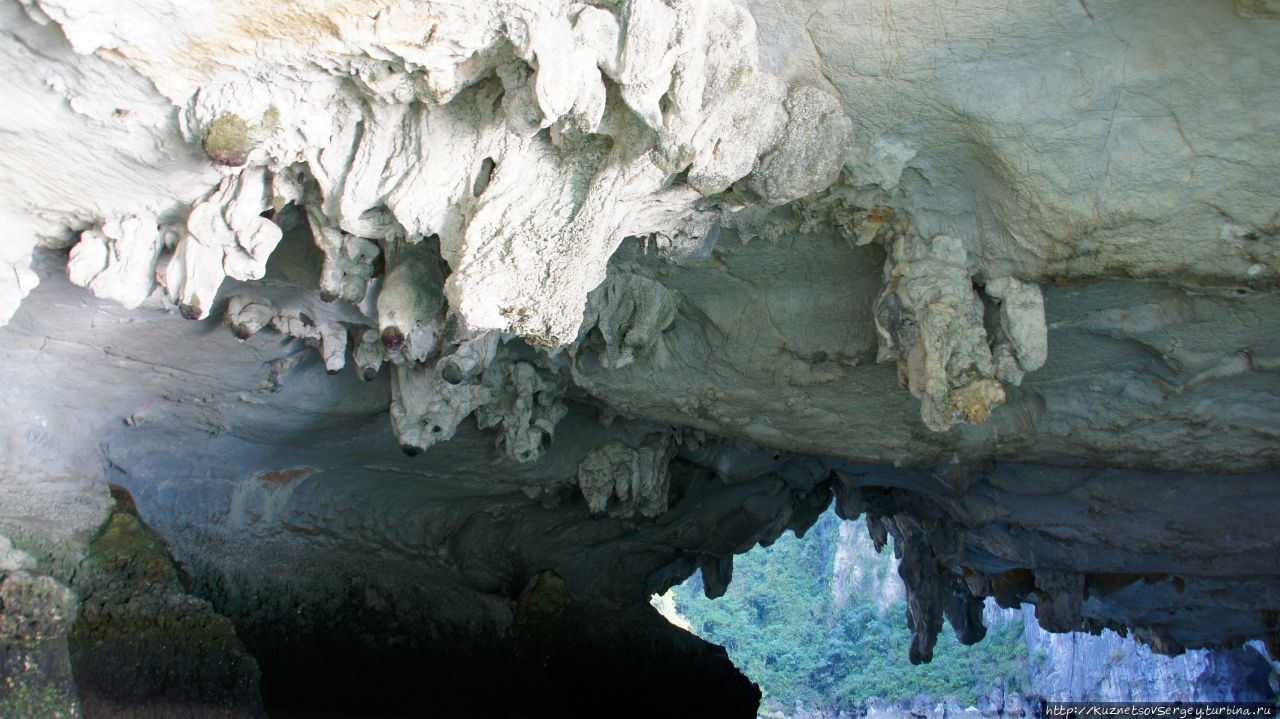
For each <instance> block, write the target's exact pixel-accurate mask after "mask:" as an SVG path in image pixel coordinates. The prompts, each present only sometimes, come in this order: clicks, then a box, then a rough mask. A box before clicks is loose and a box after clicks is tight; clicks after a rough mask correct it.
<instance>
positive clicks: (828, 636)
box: [673, 512, 1027, 711]
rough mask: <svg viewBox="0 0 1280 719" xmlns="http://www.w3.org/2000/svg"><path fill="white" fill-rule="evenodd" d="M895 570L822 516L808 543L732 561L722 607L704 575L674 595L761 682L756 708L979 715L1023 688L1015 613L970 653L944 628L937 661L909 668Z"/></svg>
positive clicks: (791, 541) (783, 544) (788, 540)
mask: <svg viewBox="0 0 1280 719" xmlns="http://www.w3.org/2000/svg"><path fill="white" fill-rule="evenodd" d="M895 566H896V562H895V560H894V559H893V553H892V552H891V551H890V550H889V549H886V550H885V551H884V552H883V553H882V554H879V555H877V554H875V551H874V549H873V547H872V545H871V542H870V540H869V539H868V538H867V534H866V530H865V528H864V527H863V524H862V522H861V521H858V522H841V521H840V520H839V519H838V518H836V516H835V515H834V514H833V513H831V512H828V513H826V514H824V515H823V517H822V518H821V519H820V520H819V521H818V523H817V524H816V525H814V527H813V528H812V529H811V530H809V533H808V534H807V535H806V536H805V537H804V538H797V537H795V536H794V535H792V534H791V533H786V534H784V535H783V537H782V538H781V539H779V540H778V541H777V542H776V543H775V544H774V545H773V546H771V547H769V548H768V550H767V551H762V550H759V549H757V550H755V551H753V552H750V553H748V554H745V555H741V556H739V557H736V558H735V561H734V572H733V582H732V583H731V584H730V586H729V590H728V592H726V594H725V595H724V596H723V597H721V598H719V599H716V600H714V601H707V600H706V599H705V598H703V595H702V583H701V578H700V577H699V575H694V576H693V577H692V578H691V579H690V580H689V581H687V582H685V583H684V584H683V585H681V586H679V587H676V588H675V589H674V590H673V596H674V599H675V605H676V608H677V609H678V611H679V612H680V614H681V615H683V616H684V617H685V618H687V620H688V621H689V623H690V624H691V625H692V627H693V630H694V631H695V632H696V633H697V634H698V635H700V636H702V637H705V638H707V639H709V640H711V641H713V642H716V643H717V644H722V645H724V646H725V648H726V649H727V650H728V651H729V656H730V657H731V658H732V659H733V661H734V663H735V664H737V665H738V667H739V668H740V669H741V670H742V671H743V672H744V673H745V674H746V675H747V676H748V677H750V678H751V679H753V680H754V681H756V682H757V683H759V685H760V688H761V691H762V692H764V695H765V699H764V704H763V707H762V708H763V709H771V708H773V709H778V708H785V709H790V708H792V707H794V705H795V703H796V701H801V702H803V703H804V705H805V706H806V707H811V708H819V709H826V710H829V711H838V710H850V711H852V710H854V709H855V708H856V707H857V706H860V705H861V704H862V703H863V702H864V701H865V700H866V699H868V698H870V697H881V698H884V699H890V700H892V699H895V698H898V697H914V696H916V695H919V694H927V695H929V696H932V697H944V696H947V697H954V698H955V699H956V700H958V701H959V702H961V703H962V704H974V703H977V702H978V699H979V697H981V696H984V695H986V694H989V693H991V692H992V690H994V689H997V688H1000V689H1006V690H1008V691H1020V690H1021V689H1022V688H1023V686H1024V685H1025V683H1026V659H1027V650H1026V644H1025V642H1024V641H1023V631H1022V630H1023V625H1022V617H1021V614H1019V613H1016V612H1011V613H1008V614H1007V615H1005V616H1004V617H1002V618H1000V619H999V620H997V621H995V622H993V623H992V624H993V626H992V627H991V629H990V631H989V632H988V635H987V638H986V639H984V640H983V641H982V642H981V643H979V644H978V645H976V646H973V647H965V646H962V645H960V644H959V643H958V642H957V641H956V639H955V636H954V635H953V634H952V633H951V630H950V629H949V628H947V629H946V630H944V632H943V636H941V637H940V638H939V641H938V646H937V649H936V650H935V653H934V660H933V662H932V663H931V664H926V665H922V666H912V665H911V664H910V663H909V662H908V661H907V647H908V645H909V643H910V640H911V635H910V633H909V632H908V631H907V628H906V622H905V620H904V619H903V617H904V613H905V611H906V604H905V601H904V598H903V595H902V585H901V583H900V582H899V580H898V578H897V576H896V572H895ZM993 618H994V617H993ZM1001 693H1003V692H1001Z"/></svg>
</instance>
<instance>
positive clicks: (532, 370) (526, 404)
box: [476, 362, 569, 462]
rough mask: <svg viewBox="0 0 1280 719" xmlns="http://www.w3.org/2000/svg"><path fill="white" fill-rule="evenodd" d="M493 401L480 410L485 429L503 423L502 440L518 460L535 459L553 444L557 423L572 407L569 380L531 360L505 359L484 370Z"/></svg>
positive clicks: (477, 412)
mask: <svg viewBox="0 0 1280 719" xmlns="http://www.w3.org/2000/svg"><path fill="white" fill-rule="evenodd" d="M484 386H485V387H487V388H488V389H489V391H490V397H491V398H492V399H491V400H490V402H488V403H486V404H485V405H484V406H481V407H479V408H477V410H476V424H477V425H478V426H479V427H480V428H481V429H488V428H490V427H499V426H500V427H501V429H502V431H501V433H500V435H499V439H498V444H499V446H501V447H502V449H503V450H504V451H505V452H506V455H507V456H508V457H510V458H511V459H514V460H516V461H517V462H531V461H534V460H536V459H538V458H539V457H541V456H542V453H543V452H544V451H545V450H546V449H547V448H548V447H550V446H551V441H552V439H553V438H554V437H555V429H556V425H557V424H558V423H559V422H560V420H561V419H563V418H564V416H565V414H566V413H567V412H568V411H569V410H568V408H567V407H566V406H565V404H564V393H565V390H566V389H567V387H566V382H565V381H564V380H563V379H562V378H560V377H556V376H548V375H546V374H544V373H542V372H539V371H538V369H537V368H536V367H534V366H533V365H532V364H530V363H528V362H503V363H499V364H498V365H494V366H492V367H490V369H488V370H487V371H486V372H485V374H484Z"/></svg>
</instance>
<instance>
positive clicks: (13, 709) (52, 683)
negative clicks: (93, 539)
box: [0, 536, 80, 719]
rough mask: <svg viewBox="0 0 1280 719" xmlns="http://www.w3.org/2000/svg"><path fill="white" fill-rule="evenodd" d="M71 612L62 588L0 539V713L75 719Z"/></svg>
mask: <svg viewBox="0 0 1280 719" xmlns="http://www.w3.org/2000/svg"><path fill="white" fill-rule="evenodd" d="M76 610H77V602H76V595H75V594H74V593H72V591H71V590H70V589H69V588H68V587H67V586H66V585H65V584H63V583H61V582H59V581H57V580H56V579H54V578H53V577H50V576H48V575H47V574H42V573H40V572H39V571H38V570H37V569H36V562H35V560H34V558H32V557H31V555H29V554H27V553H26V552H23V551H21V550H19V549H15V548H14V547H13V544H12V543H11V542H10V540H9V538H8V537H5V536H0V677H2V678H0V715H3V716H12V717H28V716H29V717H36V716H39V717H49V718H50V719H70V718H71V717H79V716H80V701H79V695H78V692H77V690H76V683H75V678H74V677H73V675H72V672H71V661H70V656H69V652H68V649H67V634H69V633H70V631H71V626H72V624H73V623H74V622H75V620H76Z"/></svg>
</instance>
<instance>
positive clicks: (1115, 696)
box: [1024, 616, 1276, 702]
mask: <svg viewBox="0 0 1280 719" xmlns="http://www.w3.org/2000/svg"><path fill="white" fill-rule="evenodd" d="M1030 619H1031V617H1030V616H1027V621H1026V622H1025V624H1024V627H1025V633H1026V641H1027V650H1028V657H1029V659H1028V679H1029V681H1030V683H1029V686H1028V690H1029V691H1030V692H1031V693H1033V694H1035V695H1037V696H1042V697H1045V698H1047V699H1049V700H1051V701H1094V702H1170V701H1181V702H1231V701H1237V702H1254V701H1270V700H1273V699H1274V698H1275V695H1276V693H1275V690H1274V689H1272V688H1271V687H1270V686H1269V679H1270V677H1271V676H1272V674H1273V672H1272V669H1271V665H1270V662H1269V660H1268V658H1267V656H1266V654H1265V652H1260V651H1259V650H1258V648H1257V647H1254V646H1245V647H1238V648H1235V649H1231V650H1224V649H1216V650H1207V649H1201V650H1192V651H1188V652H1186V653H1184V654H1181V655H1179V656H1176V657H1165V656H1161V655H1159V654H1154V653H1152V651H1151V649H1150V648H1148V647H1146V646H1143V645H1140V644H1138V643H1136V642H1134V641H1133V640H1131V639H1127V638H1125V637H1122V636H1120V635H1118V634H1116V633H1115V632H1112V631H1110V630H1103V631H1102V632H1101V633H1100V634H1098V635H1096V636H1095V635H1089V634H1082V633H1075V634H1051V633H1049V632H1046V631H1044V630H1043V629H1041V628H1040V626H1039V625H1037V624H1036V623H1035V622H1033V621H1030Z"/></svg>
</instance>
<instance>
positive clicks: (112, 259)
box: [67, 214, 163, 307]
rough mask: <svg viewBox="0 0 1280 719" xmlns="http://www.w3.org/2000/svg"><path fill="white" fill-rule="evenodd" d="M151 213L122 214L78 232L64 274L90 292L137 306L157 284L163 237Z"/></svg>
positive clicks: (128, 305) (129, 305)
mask: <svg viewBox="0 0 1280 719" xmlns="http://www.w3.org/2000/svg"><path fill="white" fill-rule="evenodd" d="M158 223H159V220H157V218H156V217H155V216H154V215H150V214H143V215H142V216H137V217H124V218H121V219H118V220H112V221H109V222H106V223H103V224H102V225H101V226H100V227H95V228H91V229H88V230H85V231H84V232H82V233H80V241H79V242H78V243H76V246H75V247H73V248H71V257H70V260H69V261H68V262H67V277H68V278H69V279H70V280H71V282H72V283H73V284H77V285H80V286H81V287H86V288H88V289H89V290H90V291H91V292H93V294H95V295H97V296H98V297H102V298H104V299H109V300H114V301H116V302H119V303H120V304H122V305H124V306H125V307H137V306H138V305H140V304H142V301H143V300H145V299H147V297H148V296H150V295H151V290H153V289H154V288H155V286H156V262H157V261H158V260H159V259H160V250H161V249H162V247H163V241H162V239H161V235H160V227H159V226H158Z"/></svg>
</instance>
